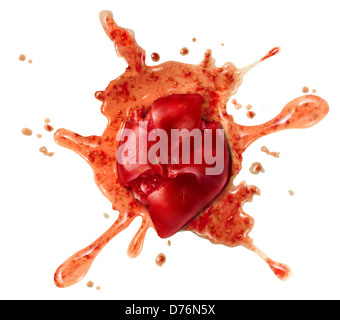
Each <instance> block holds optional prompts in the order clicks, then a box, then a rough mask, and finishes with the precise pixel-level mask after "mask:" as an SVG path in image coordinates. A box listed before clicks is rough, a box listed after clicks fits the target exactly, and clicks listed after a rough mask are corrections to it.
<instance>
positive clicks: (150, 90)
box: [54, 11, 328, 287]
mask: <svg viewBox="0 0 340 320" xmlns="http://www.w3.org/2000/svg"><path fill="white" fill-rule="evenodd" d="M100 20H101V23H102V25H103V28H104V30H105V32H106V34H107V35H108V36H109V38H110V39H111V40H112V41H113V42H114V44H115V49H116V52H117V55H118V56H121V57H123V58H124V59H125V61H126V62H127V64H128V67H127V68H126V71H125V73H124V74H122V75H121V76H119V77H118V78H117V79H115V80H113V81H111V82H110V84H109V85H108V87H107V88H106V89H105V91H98V92H96V94H95V97H96V98H97V99H98V100H100V101H101V102H102V107H101V112H102V113H103V115H105V116H106V118H107V120H108V124H107V127H106V129H105V130H104V132H103V134H102V135H101V136H89V137H83V136H81V135H79V134H76V133H74V132H71V131H69V130H65V129H59V130H58V131H57V132H56V133H55V135H54V137H55V141H56V142H57V143H58V144H59V145H61V146H64V147H66V148H69V149H71V150H73V151H75V152H76V153H78V154H79V155H80V156H81V157H82V158H84V159H85V160H86V161H87V162H88V163H89V165H90V166H91V167H92V169H93V172H94V179H95V182H96V184H97V186H98V188H99V189H100V190H101V192H102V193H103V195H104V196H105V197H106V198H107V199H108V200H109V201H110V202H111V203H112V207H113V209H114V210H117V211H118V212H119V216H118V219H117V221H116V222H115V223H114V224H113V226H112V227H111V228H109V229H108V230H107V231H106V232H105V233H104V234H103V235H102V236H100V237H99V238H98V239H97V240H96V241H94V242H93V243H92V244H90V245H89V246H88V247H86V248H84V249H82V250H80V251H79V252H77V253H75V254H74V255H73V256H71V257H70V258H69V259H67V260H66V261H65V262H64V263H63V264H62V265H61V266H60V267H59V268H58V269H57V271H56V273H55V277H54V281H55V284H56V285H57V286H58V287H67V286H70V285H73V284H75V283H77V282H78V281H80V280H81V279H82V278H84V276H85V275H86V273H87V271H88V270H89V268H90V266H91V264H92V262H93V261H94V259H95V257H96V256H97V255H98V254H99V252H100V251H101V250H102V249H103V248H104V246H105V245H106V244H107V243H108V242H109V241H110V240H112V239H113V238H114V237H115V236H116V235H117V234H118V233H120V232H121V231H123V230H124V229H126V228H127V227H128V226H129V225H130V223H131V222H132V221H133V220H134V219H135V218H136V217H139V216H140V217H142V223H141V226H140V228H139V230H138V231H137V233H136V235H135V236H134V238H133V239H132V241H131V243H130V245H129V248H128V255H129V256H130V257H132V258H134V257H137V256H138V255H139V253H140V252H141V250H142V247H143V242H144V238H145V235H146V232H147V230H148V229H149V228H150V227H153V224H152V221H151V219H150V217H149V213H148V209H147V207H145V206H143V205H142V204H141V203H140V202H139V201H137V200H136V199H134V197H133V195H132V193H131V191H130V190H129V189H127V188H123V187H122V186H121V185H120V184H119V181H118V176H117V160H116V152H117V148H118V144H119V141H118V139H117V138H119V137H120V134H121V132H122V129H123V126H124V123H125V122H126V121H127V120H128V119H129V118H130V116H131V115H133V114H142V115H145V114H146V113H147V112H148V110H149V109H150V106H151V105H152V103H153V102H154V101H155V100H156V99H159V98H162V97H167V96H169V95H171V94H193V93H198V94H200V95H201V96H202V97H203V99H204V102H203V105H202V119H203V120H205V121H207V122H210V121H219V122H220V123H221V124H222V126H223V128H224V130H225V133H226V136H227V139H228V143H229V148H230V153H231V157H232V159H231V173H230V177H231V178H230V180H229V183H228V184H227V185H226V187H225V189H224V190H223V191H222V192H221V193H220V194H219V196H218V197H217V198H216V199H215V200H214V201H212V202H211V203H210V204H209V205H208V206H207V207H206V208H205V209H204V210H202V212H201V213H199V214H198V215H197V216H196V217H195V218H194V219H193V220H191V221H190V222H189V223H188V224H187V225H186V226H185V227H184V229H183V230H188V231H192V232H194V233H195V234H197V235H199V236H200V237H203V238H206V239H208V240H210V241H211V242H212V243H218V244H223V245H226V246H228V247H234V246H238V245H242V246H244V247H246V248H248V249H250V250H252V251H254V252H256V253H257V254H258V255H259V256H260V257H261V258H263V260H264V261H266V263H267V264H268V265H269V266H270V268H271V269H272V270H273V272H274V273H275V274H276V275H277V276H278V277H279V278H280V279H286V278H287V277H288V275H289V274H290V270H289V267H288V266H286V265H284V264H281V263H278V262H275V261H273V260H271V259H270V258H268V257H267V256H266V255H265V254H264V253H263V252H262V251H260V250H259V249H258V248H256V247H255V246H254V244H253V241H252V239H251V238H250V237H249V232H250V231H251V230H252V228H253V225H254V219H253V218H252V217H251V216H249V215H248V214H246V213H245V212H244V211H243V209H242V207H243V204H244V203H246V202H249V201H252V198H253V196H254V195H259V194H260V190H259V189H258V188H257V187H255V186H248V185H247V184H246V183H245V182H241V183H240V184H239V185H237V186H235V185H234V184H233V181H234V178H235V177H236V176H237V174H238V173H239V172H240V170H241V168H242V154H243V152H244V151H245V150H246V149H247V148H248V147H249V145H251V143H253V142H254V141H255V140H257V139H259V138H260V137H262V136H265V135H267V134H270V133H274V132H277V131H279V130H284V129H290V128H307V127H310V126H312V125H314V124H316V123H317V122H319V121H320V120H322V118H323V117H324V116H325V115H326V114H327V112H328V104H327V102H326V101H325V100H323V99H322V98H320V97H317V96H314V95H304V96H302V97H299V98H297V99H295V100H293V101H291V102H289V103H288V104H287V105H286V106H285V107H284V108H283V110H282V111H281V112H280V114H279V115H277V116H276V117H275V118H274V119H272V120H271V121H268V122H266V123H264V124H262V125H256V126H242V125H239V124H237V123H235V122H234V121H233V117H232V116H231V115H229V114H228V113H227V110H226V104H227V102H228V101H229V99H230V97H231V96H232V95H233V94H235V93H236V91H237V89H238V87H239V86H240V84H241V83H242V79H243V76H244V74H245V73H246V72H247V71H249V70H250V69H251V67H253V66H254V65H256V64H258V63H259V62H260V61H263V60H265V59H267V58H269V57H271V56H273V55H275V54H277V53H278V52H279V48H274V49H272V50H271V51H269V53H268V54H267V55H266V56H264V57H263V58H262V59H261V60H259V61H257V62H256V63H254V64H252V65H250V66H249V67H246V68H243V69H237V68H236V67H235V66H234V65H233V64H232V63H225V64H224V65H223V66H222V67H216V66H215V61H214V59H213V58H212V56H211V51H210V50H207V51H206V52H205V54H204V59H203V61H202V62H201V63H200V64H198V65H190V64H184V63H180V62H175V61H169V62H165V63H162V64H160V65H157V66H147V65H146V64H145V51H144V50H143V49H142V48H141V47H140V46H139V45H138V44H137V42H136V40H135V38H134V33H133V32H132V31H131V30H128V29H124V28H121V27H119V26H118V25H117V24H116V23H115V21H114V20H113V17H112V13H111V12H109V11H103V12H101V13H100Z"/></svg>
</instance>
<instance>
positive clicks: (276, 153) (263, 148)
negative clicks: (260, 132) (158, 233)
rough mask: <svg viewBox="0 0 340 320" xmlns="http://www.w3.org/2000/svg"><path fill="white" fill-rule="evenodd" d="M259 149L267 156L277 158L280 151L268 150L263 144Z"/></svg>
mask: <svg viewBox="0 0 340 320" xmlns="http://www.w3.org/2000/svg"><path fill="white" fill-rule="evenodd" d="M261 151H262V152H264V153H266V154H268V155H269V156H272V157H275V158H279V157H280V152H275V151H269V150H268V148H267V147H265V146H263V147H262V148H261Z"/></svg>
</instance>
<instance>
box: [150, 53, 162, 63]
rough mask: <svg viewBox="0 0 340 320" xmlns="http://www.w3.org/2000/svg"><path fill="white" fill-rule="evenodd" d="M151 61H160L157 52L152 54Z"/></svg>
mask: <svg viewBox="0 0 340 320" xmlns="http://www.w3.org/2000/svg"><path fill="white" fill-rule="evenodd" d="M151 59H152V61H154V62H157V61H159V59H160V56H159V54H158V53H157V52H153V53H152V54H151Z"/></svg>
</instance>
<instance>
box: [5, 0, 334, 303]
mask: <svg viewBox="0 0 340 320" xmlns="http://www.w3.org/2000/svg"><path fill="white" fill-rule="evenodd" d="M104 9H106V10H111V11H113V15H114V17H115V19H116V21H117V23H118V24H119V25H121V26H123V27H127V28H130V29H133V30H134V31H135V33H136V38H137V41H138V43H139V44H140V45H141V46H142V47H143V48H144V49H145V50H146V52H147V63H148V64H150V65H153V64H155V63H154V62H152V61H151V58H150V56H151V53H152V52H154V51H156V52H158V53H159V54H160V56H161V60H160V62H165V61H167V60H178V61H184V62H188V63H193V64H197V63H199V62H200V61H201V59H202V57H203V54H204V51H205V50H206V49H207V48H211V49H212V50H213V56H214V57H215V58H216V64H217V65H218V66H221V65H222V64H223V63H224V62H226V61H232V62H233V63H234V64H235V65H236V66H237V67H244V66H246V65H248V64H250V63H252V62H254V61H256V60H257V59H259V58H261V57H262V56H263V55H264V54H266V53H267V52H268V50H270V49H271V48H273V47H275V46H278V45H279V46H281V48H282V52H281V53H280V54H279V55H277V56H275V57H273V58H271V59H269V60H266V61H265V62H263V63H261V64H260V65H258V66H257V67H256V68H255V69H253V70H252V71H251V72H250V73H249V74H247V75H246V77H245V79H244V83H243V85H242V87H241V88H240V89H239V91H238V93H237V94H236V95H235V98H237V99H238V101H239V102H240V103H241V104H242V105H243V108H242V109H241V110H234V109H233V106H232V105H231V104H230V106H229V111H230V113H232V114H234V115H235V120H236V121H237V122H239V123H242V124H246V125H252V124H259V123H263V122H265V121H267V120H269V119H271V118H272V117H274V116H275V115H276V114H278V113H279V112H280V110H281V109H282V108H283V106H284V105H285V104H286V103H287V102H289V101H290V100H291V99H293V98H295V97H297V96H299V95H301V94H302V91H301V89H302V87H303V86H308V87H309V88H310V89H313V88H315V89H316V90H317V94H318V95H320V96H322V97H323V98H325V99H326V100H327V101H328V102H329V104H330V112H329V114H328V116H327V117H326V118H325V119H324V120H323V121H322V122H321V123H319V124H318V125H316V126H315V127H313V128H310V129H306V130H290V131H282V132H279V133H276V134H273V135H272V136H268V137H265V138H262V139H261V140H259V141H257V142H256V143H254V144H253V145H252V146H251V147H250V148H249V149H248V150H247V151H246V153H245V154H244V167H243V170H242V172H241V174H240V175H239V177H238V178H237V181H241V180H243V179H244V180H246V181H247V183H248V184H255V185H257V186H258V187H259V188H260V189H261V192H262V195H261V196H260V197H255V198H254V201H253V202H252V203H248V204H246V205H245V206H244V209H245V211H246V212H247V213H249V214H250V215H251V216H253V217H254V218H255V227H254V229H253V231H252V232H251V234H250V235H251V237H252V238H253V239H254V243H255V244H256V245H257V246H258V247H259V248H260V249H262V250H263V251H264V252H265V253H266V254H268V255H269V256H270V257H271V258H272V259H274V260H277V261H280V262H284V263H287V264H288V265H289V266H290V267H291V268H292V270H293V277H292V278H291V279H290V280H289V281H287V282H281V281H280V280H278V279H277V278H276V277H275V276H274V274H273V273H272V272H271V270H270V269H269V268H268V266H267V265H266V263H265V262H264V261H262V260H261V259H260V258H259V257H258V256H257V255H256V254H254V253H252V252H250V251H248V250H246V249H244V248H241V247H238V248H233V249H231V248H227V247H224V246H219V245H212V244H211V243H210V242H209V241H207V240H204V239H200V238H198V237H197V236H195V235H194V234H192V233H189V232H182V233H177V234H176V235H174V236H173V237H172V238H171V241H172V245H171V246H170V247H168V246H167V243H166V240H164V239H163V240H162V239H159V238H158V237H157V236H156V234H155V232H154V231H153V230H149V232H148V233H147V237H146V240H145V244H144V249H143V251H142V253H141V255H140V256H139V257H138V258H136V259H130V258H128V256H127V254H126V249H127V247H128V244H129V242H130V240H131V239H132V237H133V235H134V233H135V232H136V231H137V229H138V227H139V224H140V220H139V219H137V220H136V221H134V222H133V224H132V225H131V226H130V227H129V228H128V229H127V230H125V231H124V232H123V233H121V234H120V235H119V236H117V237H116V238H115V239H114V240H112V241H111V242H110V243H109V244H108V245H107V247H105V248H104V250H103V251H102V252H101V253H100V254H99V256H98V257H97V258H96V260H95V262H94V263H93V265H92V267H91V269H90V271H89V273H88V275H87V276H86V278H85V279H84V280H83V281H82V282H80V283H78V284H76V285H75V286H73V287H70V288H66V289H59V288H57V287H56V286H55V285H54V283H53V275H54V272H55V270H56V268H57V267H58V266H59V265H60V264H61V263H62V262H63V261H64V260H65V259H66V258H68V257H69V256H70V255H72V254H73V253H75V252H76V251H78V250H79V249H81V248H83V247H85V246H87V245H88V244H90V243H91V242H92V241H94V240H95V239H96V238H97V237H99V236H100V235H101V234H102V233H103V232H105V231H106V230H107V229H108V228H109V226H110V225H111V224H112V223H113V222H114V220H115V218H116V217H117V214H116V213H114V212H113V211H112V210H111V204H110V203H109V202H108V200H107V199H106V198H104V197H103V196H102V194H101V193H100V192H99V190H98V189H97V187H96V185H95V183H94V180H93V174H92V171H91V169H90V167H89V166H88V165H87V164H86V162H85V161H84V160H82V159H81V158H80V157H79V156H77V155H76V154H75V153H73V152H71V151H69V150H67V149H64V148H61V147H59V146H57V145H56V144H55V143H54V141H53V134H52V133H47V132H46V131H44V129H43V124H44V118H45V117H49V118H51V120H52V122H51V124H52V125H53V126H54V127H55V128H67V129H70V130H72V131H75V132H77V133H79V134H82V135H92V134H96V135H101V133H102V132H103V130H104V128H105V126H106V119H105V117H104V116H103V115H102V114H101V113H100V106H101V103H100V102H99V101H97V100H96V99H95V98H94V93H95V91H97V90H104V89H105V88H106V86H107V85H108V83H109V81H111V80H113V79H115V78H116V77H118V76H119V75H120V74H121V73H122V72H123V71H124V69H125V67H126V65H125V63H124V61H123V60H122V59H121V58H117V57H116V54H115V52H114V46H113V44H112V43H111V42H110V41H109V39H108V38H107V36H106V35H105V33H104V31H103V30H102V27H101V25H100V22H99V19H98V14H99V12H100V11H101V10H104ZM338 13H339V8H338V1H326V0H323V1H310V0H309V1H301V0H300V1H287V0H286V1H213V0H211V1H201V0H200V1H198V0H196V1H178V0H172V1H159V0H158V1H127V0H126V1H114V0H110V1H109V0H98V1H84V0H82V1H75V0H73V1H61V0H59V1H33V0H31V1H27V0H22V1H19V0H12V1H1V4H0V35H1V38H0V39H1V42H0V43H1V50H0V84H1V86H0V88H1V95H0V112H1V113H0V141H1V157H0V168H1V178H0V188H1V196H0V276H1V282H0V298H1V299H338V298H340V293H339V292H340V290H339V286H340V273H339V263H340V257H339V242H340V241H339V223H340V210H339V192H338V189H339V187H338V183H339V140H338V139H339V138H340V135H339V124H340V118H339V103H340V99H339V80H338V77H339V76H338V75H339V56H340V48H339V30H340V23H339V19H338ZM193 37H196V38H197V42H196V43H193V42H192V41H191V39H192V38H193ZM222 42H223V43H224V46H221V43H222ZM183 46H186V47H188V48H189V50H190V53H189V55H188V56H185V57H183V56H181V55H180V53H179V51H180V49H181V48H182V47H183ZM21 53H23V54H25V55H26V56H27V59H32V60H33V63H32V64H29V63H27V60H26V61H25V62H22V61H19V59H18V57H19V55H20V54H21ZM248 103H250V104H252V105H253V110H254V111H255V112H256V117H255V118H254V119H253V120H250V119H248V118H247V117H246V116H245V113H246V112H245V108H244V106H245V105H246V104H248ZM23 127H29V128H31V129H32V130H33V132H34V135H33V136H31V137H26V136H23V135H22V134H21V129H22V128H23ZM37 133H41V134H43V138H41V139H38V138H37V137H36V136H35V135H36V134H37ZM43 145H45V146H46V147H47V148H48V150H49V151H55V152H56V154H55V156H54V157H52V158H48V157H45V156H43V155H42V154H41V153H40V152H39V151H38V149H39V148H40V147H41V146H43ZM262 145H266V146H267V147H268V148H269V150H271V151H279V152H281V153H280V158H279V159H276V158H273V157H270V156H268V155H266V154H264V153H263V152H261V151H260V148H261V146H262ZM255 161H260V162H261V163H262V165H263V166H264V169H265V173H263V174H259V175H257V176H255V175H251V174H250V173H249V170H248V169H249V167H250V165H251V164H252V163H253V162H255ZM289 189H291V190H294V192H295V196H293V197H292V196H289V194H288V190H289ZM104 212H107V213H109V214H110V218H109V219H105V218H104V217H103V213H104ZM160 252H164V253H165V254H166V256H167V262H166V263H165V265H164V266H163V267H161V268H160V267H158V266H157V265H156V264H155V262H154V260H155V257H156V256H157V254H158V253H160ZM89 280H91V281H93V282H94V285H95V286H97V285H98V286H100V287H101V290H96V289H95V288H92V289H90V288H88V287H87V286H86V283H87V281H89Z"/></svg>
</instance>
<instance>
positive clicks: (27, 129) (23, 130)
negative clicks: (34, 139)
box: [21, 128, 33, 136]
mask: <svg viewBox="0 0 340 320" xmlns="http://www.w3.org/2000/svg"><path fill="white" fill-rule="evenodd" d="M21 132H22V134H23V135H24V136H31V135H32V133H33V132H32V130H31V129H29V128H23V129H22V130H21Z"/></svg>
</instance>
